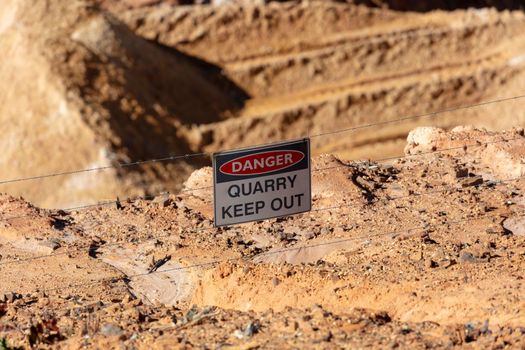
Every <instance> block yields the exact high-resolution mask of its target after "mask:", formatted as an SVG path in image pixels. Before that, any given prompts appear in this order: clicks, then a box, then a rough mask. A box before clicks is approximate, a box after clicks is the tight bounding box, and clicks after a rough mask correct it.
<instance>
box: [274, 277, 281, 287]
mask: <svg viewBox="0 0 525 350" xmlns="http://www.w3.org/2000/svg"><path fill="white" fill-rule="evenodd" d="M279 283H281V281H280V280H279V279H278V278H277V277H274V278H272V285H273V286H274V287H277V286H278V285H279Z"/></svg>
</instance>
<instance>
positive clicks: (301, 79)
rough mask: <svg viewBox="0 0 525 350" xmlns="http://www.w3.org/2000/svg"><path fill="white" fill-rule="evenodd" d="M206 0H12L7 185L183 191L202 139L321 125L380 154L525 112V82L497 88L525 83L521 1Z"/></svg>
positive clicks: (367, 154)
mask: <svg viewBox="0 0 525 350" xmlns="http://www.w3.org/2000/svg"><path fill="white" fill-rule="evenodd" d="M196 2H199V1H179V0H76V1H69V0H53V1H45V0H4V2H3V5H4V6H1V7H0V47H2V51H1V52H0V76H1V77H2V79H0V125H1V127H0V128H1V130H2V136H3V137H2V138H0V148H1V149H2V152H3V153H2V157H1V159H0V186H1V187H0V190H1V191H4V192H6V193H10V194H13V195H22V196H24V197H25V198H27V199H28V200H30V201H31V202H32V203H35V204H37V205H39V206H41V207H45V208H65V207H74V206H81V205H85V204H91V203H96V202H98V201H102V200H113V199H115V198H116V197H117V196H119V197H120V198H123V197H136V196H155V195H158V194H159V193H162V192H171V193H176V192H177V191H178V190H180V188H181V186H182V183H183V181H184V179H186V178H187V176H188V175H189V174H190V173H191V172H192V171H193V170H195V169H196V168H199V167H201V166H204V165H208V164H209V161H210V160H209V157H202V156H199V157H188V158H186V157H182V158H173V159H171V158H170V157H174V156H183V155H186V154H189V153H192V152H198V153H200V152H214V151H218V150H224V149H230V148H237V147H242V146H247V145H253V144H260V143H268V142H273V141H280V140H284V139H291V138H297V137H305V136H307V135H311V136H315V137H312V146H313V151H314V153H315V154H321V153H332V154H336V155H337V156H339V157H340V158H341V159H346V160H350V159H358V158H371V159H378V158H383V157H387V156H394V155H399V154H401V153H402V148H403V145H404V140H405V138H406V135H407V134H408V131H409V130H411V129H413V128H414V127H416V126H419V125H428V124H431V125H435V126H440V127H444V128H447V129H450V128H452V127H454V126H456V125H462V124H474V125H477V126H480V127H487V128H490V129H492V130H502V129H506V128H510V127H513V126H516V125H523V123H524V122H525V108H523V107H524V106H525V99H515V100H505V101H502V102H500V103H493V104H484V102H486V101H494V100H498V99H505V98H508V97H516V96H518V95H523V91H525V77H524V65H525V36H523V35H522V33H523V32H524V30H525V15H524V14H523V12H521V11H516V9H517V8H519V6H517V5H519V4H517V2H516V1H512V0H509V1H498V2H494V1H490V4H488V3H489V1H481V0H480V1H458V2H454V3H455V4H457V6H456V7H457V8H467V7H468V6H471V5H473V6H478V7H479V6H483V5H487V4H488V5H497V9H495V8H474V9H461V10H455V11H444V10H448V9H450V8H449V6H448V5H447V6H445V5H446V4H449V5H450V4H451V3H452V2H449V1H445V2H444V1H440V0H433V1H420V2H417V4H414V3H416V2H407V1H379V0H374V1H355V2H351V1H335V0H333V1H332V0H322V1H321V0H311V1H306V0H305V1H281V2H277V1H271V2H268V1H241V0H238V1H212V4H206V5H180V4H188V3H196ZM201 2H208V3H209V2H210V1H201ZM445 3H446V4H445ZM382 4H385V5H388V6H387V7H381V5H382ZM410 4H412V5H410ZM372 5H374V6H372ZM378 5H380V6H379V7H378ZM432 9H442V10H438V11H432V12H410V11H408V12H401V11H396V10H415V11H426V10H432ZM471 104H475V105H478V106H477V107H473V108H469V109H464V110H457V109H456V108H457V107H461V106H466V105H471ZM479 104H481V105H479ZM441 110H449V112H447V113H441V114H437V115H432V114H431V115H428V113H432V112H436V111H441ZM420 114H424V115H426V116H425V117H420V118H408V119H404V120H403V121H402V122H396V123H391V122H390V121H392V120H395V119H399V118H404V117H409V116H417V115H420ZM377 123H380V124H379V125H376V124H377ZM363 125H371V126H369V127H362V126H363ZM341 130H347V132H346V133H336V134H331V133H332V132H334V131H341ZM319 135H322V136H319ZM155 158H162V159H163V161H161V162H155V163H151V162H150V163H148V162H146V163H142V162H141V163H139V164H134V163H135V162H137V161H141V160H147V159H155ZM127 163H132V164H134V165H132V166H131V165H130V166H120V165H122V164H127ZM98 168H103V169H101V170H93V171H87V172H81V173H77V172H76V171H77V170H80V169H98ZM55 173H58V174H60V175H59V176H53V177H39V175H44V174H55ZM35 176H36V177H37V178H36V179H34V180H33V181H30V182H28V181H25V182H20V181H13V180H16V179H20V178H27V177H35Z"/></svg>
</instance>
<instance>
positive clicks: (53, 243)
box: [40, 238, 61, 250]
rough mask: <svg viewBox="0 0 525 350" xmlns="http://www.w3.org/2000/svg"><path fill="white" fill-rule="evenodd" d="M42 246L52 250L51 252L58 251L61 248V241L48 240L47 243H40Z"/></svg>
mask: <svg viewBox="0 0 525 350" xmlns="http://www.w3.org/2000/svg"><path fill="white" fill-rule="evenodd" d="M40 245H41V246H43V247H46V248H50V249H51V250H57V249H58V248H60V247H61V245H60V241H59V240H58V239H56V238H51V239H48V240H47V241H44V242H42V243H40Z"/></svg>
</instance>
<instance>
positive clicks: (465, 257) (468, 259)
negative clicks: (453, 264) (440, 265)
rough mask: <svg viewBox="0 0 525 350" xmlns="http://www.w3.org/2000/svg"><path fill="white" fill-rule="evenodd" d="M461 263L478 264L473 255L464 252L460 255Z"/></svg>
mask: <svg viewBox="0 0 525 350" xmlns="http://www.w3.org/2000/svg"><path fill="white" fill-rule="evenodd" d="M459 262H461V263H463V264H468V263H475V262H477V259H476V258H475V257H474V255H472V253H469V252H466V251H462V252H461V253H459Z"/></svg>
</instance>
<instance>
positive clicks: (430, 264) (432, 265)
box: [425, 259, 438, 269]
mask: <svg viewBox="0 0 525 350" xmlns="http://www.w3.org/2000/svg"><path fill="white" fill-rule="evenodd" d="M425 266H426V267H428V268H431V269H434V268H436V267H438V263H437V262H435V261H434V260H432V259H427V260H425Z"/></svg>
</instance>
